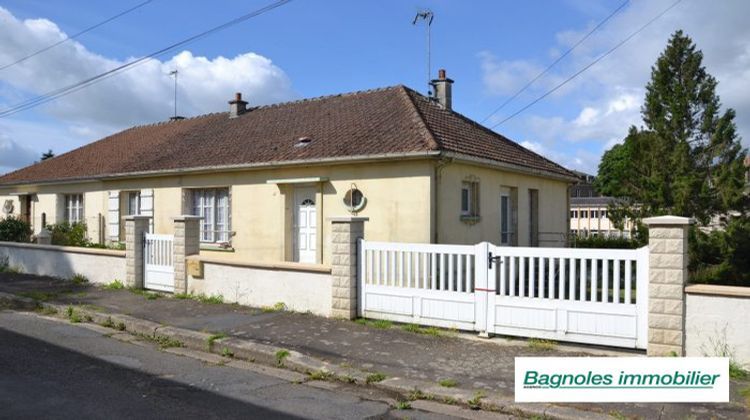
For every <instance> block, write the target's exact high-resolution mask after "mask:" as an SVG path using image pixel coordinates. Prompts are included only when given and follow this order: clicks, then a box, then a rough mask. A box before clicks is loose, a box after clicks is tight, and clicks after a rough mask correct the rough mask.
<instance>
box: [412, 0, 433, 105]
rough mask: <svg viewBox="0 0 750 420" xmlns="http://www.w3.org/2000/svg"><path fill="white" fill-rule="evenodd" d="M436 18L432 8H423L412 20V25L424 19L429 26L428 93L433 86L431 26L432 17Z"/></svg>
mask: <svg viewBox="0 0 750 420" xmlns="http://www.w3.org/2000/svg"><path fill="white" fill-rule="evenodd" d="M434 18H435V15H434V14H433V13H432V10H430V9H425V10H421V11H419V12H417V15H416V16H414V20H412V22H411V24H412V25H416V24H417V22H418V21H420V20H421V21H424V23H425V24H426V26H427V86H428V88H427V89H428V91H427V93H428V94H429V93H430V91H429V86H431V84H430V82H431V77H432V76H431V73H432V71H431V70H432V69H431V68H430V67H431V63H430V48H431V42H430V27H431V26H432V19H434Z"/></svg>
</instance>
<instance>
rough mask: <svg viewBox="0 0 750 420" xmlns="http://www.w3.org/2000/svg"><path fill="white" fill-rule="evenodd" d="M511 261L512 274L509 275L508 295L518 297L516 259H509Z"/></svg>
mask: <svg viewBox="0 0 750 420" xmlns="http://www.w3.org/2000/svg"><path fill="white" fill-rule="evenodd" d="M508 259H509V260H510V272H509V273H508V274H509V276H508V290H509V293H508V295H510V296H515V295H516V257H508Z"/></svg>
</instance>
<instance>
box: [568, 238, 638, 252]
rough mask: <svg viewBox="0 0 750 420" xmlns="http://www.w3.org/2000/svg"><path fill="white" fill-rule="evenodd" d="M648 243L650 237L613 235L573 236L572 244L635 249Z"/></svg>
mask: <svg viewBox="0 0 750 420" xmlns="http://www.w3.org/2000/svg"><path fill="white" fill-rule="evenodd" d="M647 243H648V239H644V238H643V237H640V236H639V237H637V238H634V239H628V238H622V237H613V236H601V235H600V236H588V237H584V236H572V237H571V238H570V246H571V247H573V248H607V249H613V248H619V249H635V248H640V247H642V246H644V245H646V244H647Z"/></svg>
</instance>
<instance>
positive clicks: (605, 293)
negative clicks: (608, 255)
mask: <svg viewBox="0 0 750 420" xmlns="http://www.w3.org/2000/svg"><path fill="white" fill-rule="evenodd" d="M602 302H604V303H607V302H609V260H608V259H604V260H602Z"/></svg>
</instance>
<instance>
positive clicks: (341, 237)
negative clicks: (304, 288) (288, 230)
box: [328, 216, 369, 319]
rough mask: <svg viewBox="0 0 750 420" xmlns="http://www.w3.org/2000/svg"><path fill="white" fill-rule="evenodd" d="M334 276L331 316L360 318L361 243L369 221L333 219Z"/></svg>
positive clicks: (350, 217)
mask: <svg viewBox="0 0 750 420" xmlns="http://www.w3.org/2000/svg"><path fill="white" fill-rule="evenodd" d="M328 220H329V221H330V222H331V276H332V278H333V284H332V286H333V287H332V288H333V290H332V293H333V301H332V302H333V307H332V308H331V316H332V317H335V318H346V319H354V318H356V317H357V300H358V299H359V296H358V289H357V286H358V281H359V280H358V255H357V252H358V241H359V239H364V237H365V222H366V221H368V220H369V218H368V217H355V216H344V217H331V218H329V219H328Z"/></svg>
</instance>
